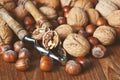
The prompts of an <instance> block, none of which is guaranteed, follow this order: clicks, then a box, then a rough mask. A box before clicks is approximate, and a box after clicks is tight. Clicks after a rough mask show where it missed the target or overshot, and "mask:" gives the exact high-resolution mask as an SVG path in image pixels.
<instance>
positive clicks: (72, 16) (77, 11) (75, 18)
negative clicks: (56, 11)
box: [67, 7, 88, 32]
mask: <svg viewBox="0 0 120 80" xmlns="http://www.w3.org/2000/svg"><path fill="white" fill-rule="evenodd" d="M87 22H88V17H87V14H86V12H85V11H84V10H83V9H82V8H79V7H73V8H72V9H71V10H70V11H69V14H68V17H67V23H68V24H69V25H71V26H72V28H73V31H75V32H76V31H79V30H80V29H81V28H82V27H83V26H85V25H86V24H87Z"/></svg>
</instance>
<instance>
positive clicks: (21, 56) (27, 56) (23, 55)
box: [18, 48, 30, 59]
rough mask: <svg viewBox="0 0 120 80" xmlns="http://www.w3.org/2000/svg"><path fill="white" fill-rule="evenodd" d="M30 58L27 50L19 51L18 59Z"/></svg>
mask: <svg viewBox="0 0 120 80" xmlns="http://www.w3.org/2000/svg"><path fill="white" fill-rule="evenodd" d="M29 57H30V52H29V51H28V49H26V48H22V49H20V51H19V54H18V58H19V59H20V58H29Z"/></svg>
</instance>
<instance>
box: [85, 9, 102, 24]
mask: <svg viewBox="0 0 120 80" xmlns="http://www.w3.org/2000/svg"><path fill="white" fill-rule="evenodd" d="M86 12H87V14H88V17H89V21H90V23H92V24H94V25H95V24H96V21H97V19H98V18H99V16H100V15H99V13H98V11H97V10H95V9H93V8H90V9H87V10H86Z"/></svg>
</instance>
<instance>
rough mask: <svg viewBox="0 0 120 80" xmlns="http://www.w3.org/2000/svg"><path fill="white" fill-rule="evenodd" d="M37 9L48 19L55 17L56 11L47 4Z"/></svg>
mask: <svg viewBox="0 0 120 80" xmlns="http://www.w3.org/2000/svg"><path fill="white" fill-rule="evenodd" d="M39 10H40V11H41V12H42V13H43V14H44V15H45V16H46V17H47V18H48V19H56V18H57V13H56V10H55V9H54V8H51V7H48V6H42V7H40V8H39Z"/></svg>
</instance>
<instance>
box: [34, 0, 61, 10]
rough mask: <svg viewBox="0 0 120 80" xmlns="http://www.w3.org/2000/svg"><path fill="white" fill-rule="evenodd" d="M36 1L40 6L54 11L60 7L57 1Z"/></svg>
mask: <svg viewBox="0 0 120 80" xmlns="http://www.w3.org/2000/svg"><path fill="white" fill-rule="evenodd" d="M36 1H37V2H38V3H40V4H42V5H46V6H49V7H52V8H54V9H58V8H59V6H60V1H59V0H36Z"/></svg>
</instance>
